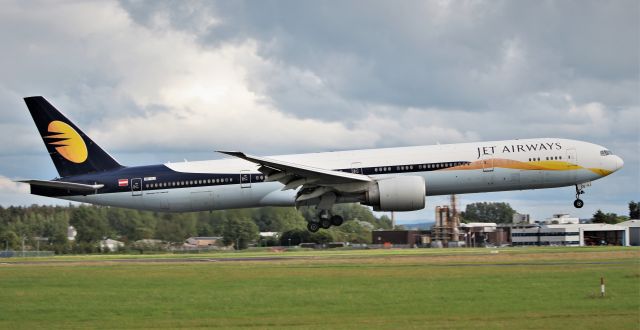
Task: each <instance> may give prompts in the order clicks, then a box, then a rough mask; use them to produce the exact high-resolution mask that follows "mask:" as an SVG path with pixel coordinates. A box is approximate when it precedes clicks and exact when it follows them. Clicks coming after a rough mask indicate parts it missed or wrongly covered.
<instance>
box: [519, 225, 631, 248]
mask: <svg viewBox="0 0 640 330" xmlns="http://www.w3.org/2000/svg"><path fill="white" fill-rule="evenodd" d="M511 243H512V245H514V246H522V245H568V246H588V245H623V246H628V245H629V230H628V228H627V227H624V226H620V225H609V224H604V223H603V224H600V223H594V224H580V223H568V224H549V225H547V224H545V225H529V226H514V227H513V228H511Z"/></svg>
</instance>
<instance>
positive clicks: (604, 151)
mask: <svg viewBox="0 0 640 330" xmlns="http://www.w3.org/2000/svg"><path fill="white" fill-rule="evenodd" d="M609 155H613V152H611V151H609V150H602V151H600V156H609Z"/></svg>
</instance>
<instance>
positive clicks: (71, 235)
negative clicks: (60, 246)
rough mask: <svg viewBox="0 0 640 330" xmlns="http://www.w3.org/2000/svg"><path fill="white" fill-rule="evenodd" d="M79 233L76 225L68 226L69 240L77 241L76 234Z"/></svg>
mask: <svg viewBox="0 0 640 330" xmlns="http://www.w3.org/2000/svg"><path fill="white" fill-rule="evenodd" d="M77 235H78V231H77V230H76V228H75V227H73V226H69V227H67V241H75V240H76V236H77Z"/></svg>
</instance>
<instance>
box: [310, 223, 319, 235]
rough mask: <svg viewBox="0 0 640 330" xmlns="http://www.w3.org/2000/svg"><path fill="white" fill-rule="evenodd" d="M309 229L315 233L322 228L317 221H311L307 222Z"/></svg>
mask: <svg viewBox="0 0 640 330" xmlns="http://www.w3.org/2000/svg"><path fill="white" fill-rule="evenodd" d="M307 230H309V231H310V232H312V233H315V232H317V231H318V230H320V225H319V224H318V223H317V222H309V223H307Z"/></svg>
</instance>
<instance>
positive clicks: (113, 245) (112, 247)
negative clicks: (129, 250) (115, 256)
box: [100, 238, 124, 252]
mask: <svg viewBox="0 0 640 330" xmlns="http://www.w3.org/2000/svg"><path fill="white" fill-rule="evenodd" d="M123 246H124V243H122V242H120V241H116V240H114V239H110V238H107V239H103V240H102V241H100V250H101V251H107V250H108V251H109V252H115V251H118V249H119V248H121V247H123Z"/></svg>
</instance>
